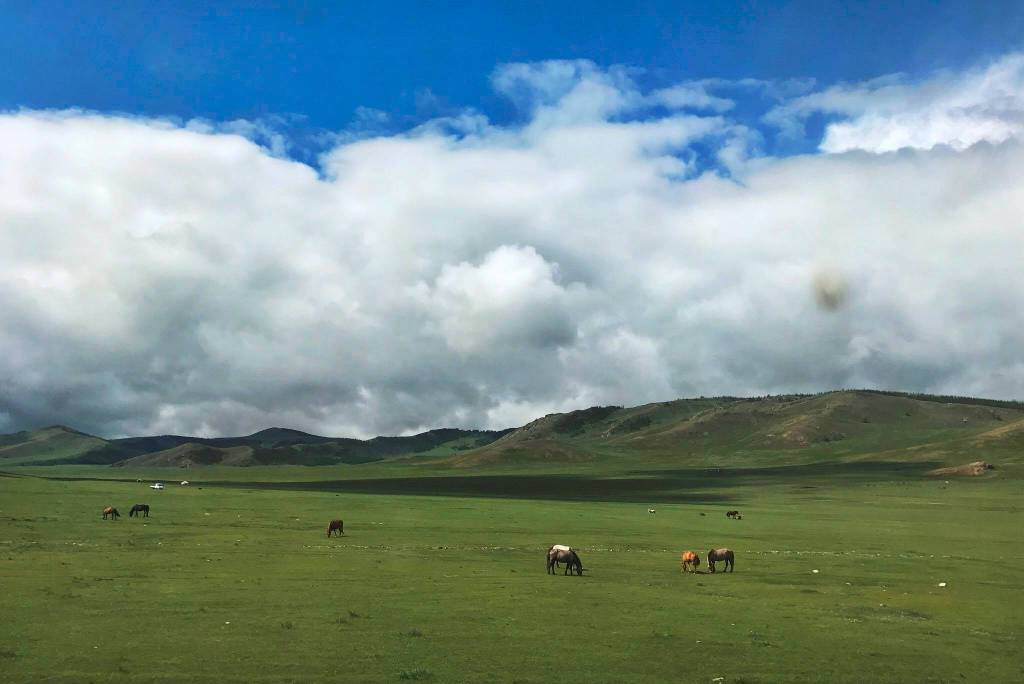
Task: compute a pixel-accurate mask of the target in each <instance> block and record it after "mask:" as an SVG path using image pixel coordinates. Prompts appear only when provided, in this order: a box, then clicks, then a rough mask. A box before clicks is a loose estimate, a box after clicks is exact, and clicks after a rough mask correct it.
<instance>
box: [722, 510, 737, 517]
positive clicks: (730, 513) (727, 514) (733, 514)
mask: <svg viewBox="0 0 1024 684" xmlns="http://www.w3.org/2000/svg"><path fill="white" fill-rule="evenodd" d="M739 514H740V512H739V511H726V512H725V517H726V518H735V517H736V516H738V515H739Z"/></svg>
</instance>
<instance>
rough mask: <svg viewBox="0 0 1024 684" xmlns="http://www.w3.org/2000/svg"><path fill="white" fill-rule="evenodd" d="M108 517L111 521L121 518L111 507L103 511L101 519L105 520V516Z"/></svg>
mask: <svg viewBox="0 0 1024 684" xmlns="http://www.w3.org/2000/svg"><path fill="white" fill-rule="evenodd" d="M108 515H109V516H110V519H111V520H117V519H118V518H120V517H121V514H120V513H118V512H117V509H116V508H114V507H113V506H107V507H106V508H104V509H103V519H104V520H106V519H107V516H108Z"/></svg>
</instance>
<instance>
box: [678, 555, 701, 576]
mask: <svg viewBox="0 0 1024 684" xmlns="http://www.w3.org/2000/svg"><path fill="white" fill-rule="evenodd" d="M679 557H680V559H681V560H682V564H683V568H682V570H680V571H679V572H687V571H689V572H697V566H699V565H700V556H698V555H697V552H696V551H683V552H682V553H681V554H679Z"/></svg>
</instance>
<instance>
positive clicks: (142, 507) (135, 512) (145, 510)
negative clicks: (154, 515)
mask: <svg viewBox="0 0 1024 684" xmlns="http://www.w3.org/2000/svg"><path fill="white" fill-rule="evenodd" d="M128 517H129V518H135V517H146V518H148V517H149V504H135V505H134V506H132V510H130V511H128Z"/></svg>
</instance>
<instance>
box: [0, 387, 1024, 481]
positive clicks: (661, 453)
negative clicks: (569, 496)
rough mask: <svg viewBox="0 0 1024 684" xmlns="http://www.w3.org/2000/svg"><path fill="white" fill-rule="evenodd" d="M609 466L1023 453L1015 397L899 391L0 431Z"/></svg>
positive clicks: (41, 448)
mask: <svg viewBox="0 0 1024 684" xmlns="http://www.w3.org/2000/svg"><path fill="white" fill-rule="evenodd" d="M389 459H390V460H396V461H397V464H399V465H407V466H428V467H434V468H460V469H487V468H505V469H508V468H513V469H526V470H531V469H536V468H542V469H543V468H551V467H554V468H557V469H562V470H565V469H571V470H580V469H583V470H587V469H590V470H594V471H600V470H607V468H606V467H605V466H607V465H608V464H613V465H614V466H616V468H615V469H618V470H623V469H629V468H635V469H637V470H651V469H658V468H664V467H688V468H705V467H730V468H738V467H763V466H779V465H797V464H808V463H817V462H855V461H862V460H884V461H892V462H907V463H915V462H920V463H928V464H930V465H933V467H934V464H938V465H959V464H962V463H966V462H971V461H977V460H986V461H993V462H995V463H1003V464H1006V463H1024V404H1020V403H1018V402H1007V401H996V400H988V399H973V398H967V397H939V396H936V397H932V396H927V395H911V394H906V393H900V392H880V391H862V390H857V391H836V392H826V393H822V394H815V395H785V396H775V397H759V398H738V397H711V398H705V397H701V398H697V399H679V400H675V401H668V402H660V403H654V404H645V405H643V406H635V407H630V408H623V407H621V406H595V407H591V408H587V409H582V410H579V411H571V412H568V413H557V414H551V415H547V416H544V417H543V418H539V419H537V420H535V421H533V422H531V423H528V424H527V425H524V426H522V427H520V428H517V429H514V430H505V431H497V432H495V431H477V430H457V429H439V430H430V431H428V432H424V433H421V434H418V435H412V436H406V437H375V438H373V439H368V440H359V439H350V438H337V437H322V436H318V435H311V434H308V433H305V432H300V431H298V430H290V429H287V428H269V429H266V430H261V431H260V432H257V433H254V434H252V435H247V436H243V437H221V438H199V437H188V436H182V435H158V436H152V437H131V438H126V439H115V440H103V439H100V438H98V437H94V436H91V435H86V434H83V433H80V432H77V431H74V430H71V429H70V428H64V427H51V428H46V429H44V430H38V431H35V432H20V433H15V434H13V435H4V436H0V464H9V465H19V464H27V463H31V464H34V465H46V464H56V463H67V464H100V465H117V466H120V467H136V466H147V467H161V466H164V467H176V466H204V465H229V466H254V465H333V464H362V463H373V462H380V461H384V460H389Z"/></svg>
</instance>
